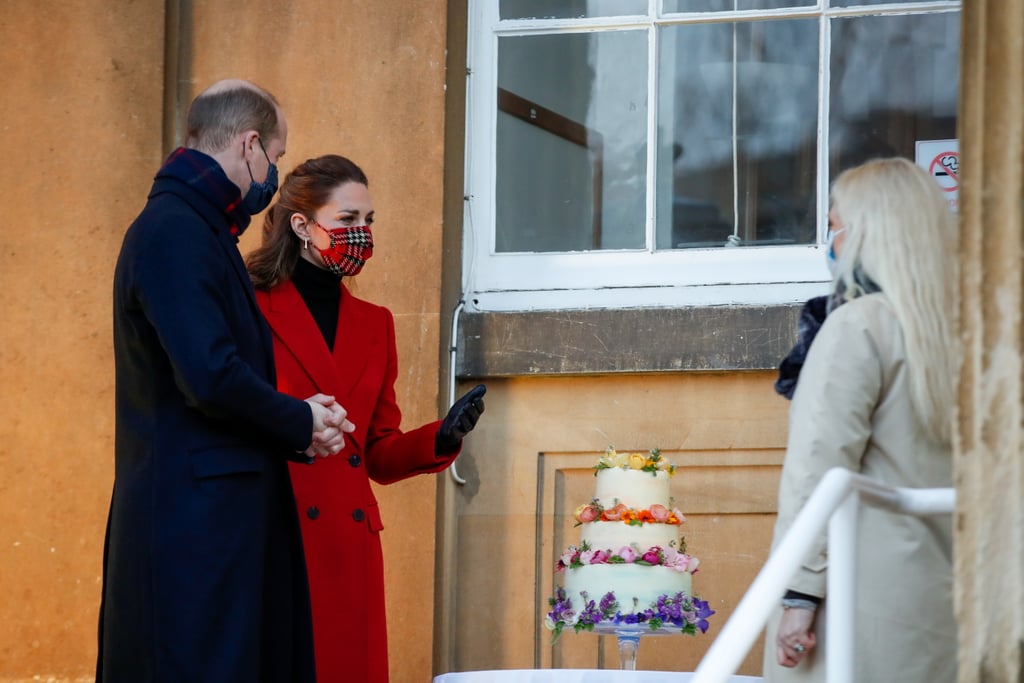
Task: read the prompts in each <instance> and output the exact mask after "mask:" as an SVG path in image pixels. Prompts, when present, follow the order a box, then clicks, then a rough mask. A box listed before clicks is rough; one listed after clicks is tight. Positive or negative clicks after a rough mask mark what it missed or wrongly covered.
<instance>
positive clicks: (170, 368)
mask: <svg viewBox="0 0 1024 683" xmlns="http://www.w3.org/2000/svg"><path fill="white" fill-rule="evenodd" d="M188 129H189V130H188V135H189V137H188V143H187V145H188V146H187V147H183V148H179V149H177V150H175V151H174V152H173V153H172V154H171V156H170V157H169V159H168V160H167V162H166V163H165V165H164V166H163V167H162V168H161V169H160V171H159V172H158V173H157V176H156V179H155V181H154V184H153V189H152V190H151V192H150V194H149V200H148V203H147V204H146V206H145V208H144V209H143V210H142V213H141V214H140V215H139V217H138V218H137V219H136V220H135V222H134V223H133V224H132V225H131V227H130V228H129V229H128V231H127V233H126V234H125V238H124V243H123V245H122V247H121V254H120V256H119V258H118V262H117V267H116V270H115V273H114V358H115V368H116V398H115V402H116V436H115V457H114V465H115V477H114V490H113V497H112V500H111V506H110V517H109V520H108V523H107V537H106V545H105V549H104V562H103V579H104V580H103V602H102V605H101V608H100V632H99V658H98V663H97V676H96V680H97V681H98V682H100V683H157V682H166V683H185V682H186V681H187V682H188V683H202V682H204V681H210V682H213V681H216V682H217V683H284V682H287V683H292V682H296V681H297V682H305V681H313V680H314V678H315V675H314V670H313V650H312V635H311V625H310V613H309V609H310V608H309V592H308V587H307V583H306V574H305V567H304V564H303V559H302V557H303V554H302V546H301V538H300V535H299V532H298V521H297V519H296V516H295V508H294V502H293V496H292V490H291V485H290V483H289V477H288V470H287V460H288V459H297V460H301V461H303V462H312V460H313V458H314V456H317V455H319V456H325V455H329V454H333V453H336V452H338V450H340V449H341V447H342V446H343V445H344V438H343V432H347V431H351V429H352V428H353V426H352V425H351V423H349V422H348V421H347V420H345V411H344V410H343V409H342V408H341V406H339V405H338V404H337V403H335V402H334V400H333V398H332V397H329V396H323V395H319V394H318V395H316V396H313V397H310V398H309V399H307V400H305V401H302V400H299V399H296V398H293V397H290V396H288V395H286V394H282V393H278V392H277V391H276V390H275V389H274V366H273V356H272V350H271V349H272V346H271V338H270V333H269V330H268V328H267V326H266V323H265V321H264V320H263V318H262V316H261V315H260V312H259V309H258V307H257V305H256V300H255V298H254V295H253V290H252V286H251V284H250V281H249V278H248V275H247V273H246V270H245V266H244V264H243V262H242V258H241V255H240V254H239V252H238V246H237V241H238V235H240V234H241V232H242V231H243V230H245V228H246V227H247V226H248V225H249V222H250V219H251V218H250V217H251V214H253V213H256V212H259V211H261V210H262V209H263V208H264V207H265V206H266V205H267V204H268V203H269V201H270V199H271V197H272V196H273V194H274V192H275V191H276V188H277V172H276V168H275V167H274V164H273V161H276V160H278V159H279V158H280V156H281V155H282V154H283V153H284V148H285V142H286V138H287V126H286V123H285V120H284V116H283V114H282V112H281V110H280V107H279V106H278V104H277V102H276V100H275V99H274V98H273V96H271V95H270V94H269V93H267V92H266V91H264V90H262V89H260V88H258V87H256V86H255V85H253V84H251V83H248V82H245V81H236V80H232V81H222V82H220V83H217V84H215V85H214V86H212V87H211V88H209V89H208V90H207V91H205V92H204V93H202V94H201V95H200V96H199V97H197V98H196V100H195V101H194V102H193V103H192V106H191V108H190V110H189V117H188ZM272 160H273V161H272ZM261 179H262V180H261Z"/></svg>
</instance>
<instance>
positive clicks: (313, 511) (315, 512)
mask: <svg viewBox="0 0 1024 683" xmlns="http://www.w3.org/2000/svg"><path fill="white" fill-rule="evenodd" d="M306 516H307V517H309V518H310V519H316V518H317V517H319V516H320V508H318V507H317V506H316V505H310V506H309V509H308V510H306Z"/></svg>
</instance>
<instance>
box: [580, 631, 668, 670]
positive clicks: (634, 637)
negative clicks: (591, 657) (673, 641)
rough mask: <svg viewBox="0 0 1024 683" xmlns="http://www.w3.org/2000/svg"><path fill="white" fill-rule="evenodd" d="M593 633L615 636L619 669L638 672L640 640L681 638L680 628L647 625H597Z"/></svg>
mask: <svg viewBox="0 0 1024 683" xmlns="http://www.w3.org/2000/svg"><path fill="white" fill-rule="evenodd" d="M592 633H596V634H598V635H601V636H615V637H616V639H618V641H619V668H620V669H621V670H622V671H636V656H637V653H638V651H639V650H640V638H642V637H646V636H679V628H678V627H676V626H670V627H665V626H661V627H659V628H657V629H652V628H651V627H650V626H648V625H647V624H595V625H594V630H593V631H592Z"/></svg>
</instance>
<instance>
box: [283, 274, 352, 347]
mask: <svg viewBox="0 0 1024 683" xmlns="http://www.w3.org/2000/svg"><path fill="white" fill-rule="evenodd" d="M292 283H294V285H295V289H297V290H299V296H301V297H302V300H303V301H305V302H306V308H308V309H309V312H310V313H311V314H313V320H315V321H316V325H317V327H319V328H320V333H321V334H323V336H324V341H325V342H327V348H329V349H331V350H332V351H333V350H334V333H335V331H336V330H337V329H338V309H339V307H340V304H341V282H339V278H338V276H337V275H335V274H334V273H332V272H331V271H329V270H324V269H323V268H318V267H317V266H315V265H313V264H312V263H310V262H309V261H307V260H306V259H304V258H300V259H299V261H298V263H296V264H295V272H294V273H292Z"/></svg>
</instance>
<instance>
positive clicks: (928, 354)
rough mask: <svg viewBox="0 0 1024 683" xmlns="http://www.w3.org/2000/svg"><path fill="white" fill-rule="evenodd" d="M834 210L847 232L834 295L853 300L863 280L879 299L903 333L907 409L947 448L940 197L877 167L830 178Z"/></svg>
mask: <svg viewBox="0 0 1024 683" xmlns="http://www.w3.org/2000/svg"><path fill="white" fill-rule="evenodd" d="M832 206H833V208H835V210H836V212H837V213H838V214H839V218H840V219H841V220H842V223H843V227H844V228H845V229H846V234H845V239H844V241H843V248H842V253H841V255H840V257H839V264H838V269H837V273H836V289H837V291H839V292H841V294H840V296H842V297H843V298H845V299H847V300H848V299H851V298H854V297H856V296H859V295H860V294H862V293H864V288H863V278H862V277H861V276H867V277H868V278H870V280H872V281H874V283H876V284H877V285H878V286H879V287H880V288H881V290H882V292H884V293H885V296H886V297H887V298H888V300H889V301H890V302H891V304H892V308H893V310H894V312H895V314H896V318H897V320H899V322H900V325H901V327H902V328H903V339H904V344H905V347H906V357H907V369H908V373H909V377H910V389H911V401H912V404H913V408H914V410H915V412H916V414H917V416H918V418H919V419H920V420H921V422H922V424H923V425H924V426H925V428H926V429H928V430H929V431H930V433H931V434H932V435H933V436H934V437H935V439H936V440H937V441H938V442H940V443H948V442H949V440H950V430H951V426H952V418H953V404H954V400H955V396H954V392H955V382H954V378H955V375H956V369H957V368H956V365H957V354H956V349H957V345H956V343H955V339H954V333H953V315H954V305H955V287H956V282H957V273H956V267H957V242H956V239H957V238H956V219H955V217H954V215H953V214H952V213H951V212H950V210H949V207H948V206H947V203H946V199H945V197H943V194H942V190H941V189H940V188H939V186H938V183H936V182H935V180H934V179H933V178H932V177H931V176H930V175H928V173H926V172H925V171H924V170H923V169H921V168H920V167H918V166H916V165H915V164H914V163H913V162H911V161H909V160H907V159H903V158H888V159H875V160H872V161H869V162H867V163H864V164H862V165H860V166H857V167H855V168H851V169H849V170H847V171H844V172H843V173H842V174H840V175H839V177H838V178H836V180H835V182H834V183H833V186H832Z"/></svg>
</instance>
